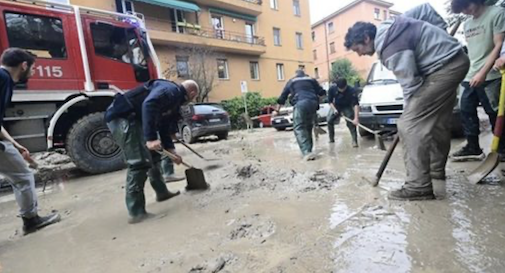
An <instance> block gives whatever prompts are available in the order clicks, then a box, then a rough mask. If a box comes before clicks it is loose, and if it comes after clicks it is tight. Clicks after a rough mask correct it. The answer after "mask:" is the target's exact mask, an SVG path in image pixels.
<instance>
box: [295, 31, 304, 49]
mask: <svg viewBox="0 0 505 273" xmlns="http://www.w3.org/2000/svg"><path fill="white" fill-rule="evenodd" d="M296 48H298V49H303V36H302V34H301V33H300V32H297V33H296Z"/></svg>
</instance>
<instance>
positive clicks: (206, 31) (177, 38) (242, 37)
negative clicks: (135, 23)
mask: <svg viewBox="0 0 505 273" xmlns="http://www.w3.org/2000/svg"><path fill="white" fill-rule="evenodd" d="M145 21H146V27H147V29H148V31H149V36H150V37H151V40H152V41H153V43H154V44H158V45H173V46H180V47H184V46H192V45H201V46H209V47H212V48H214V49H215V50H216V51H222V52H230V53H239V54H247V55H256V56H259V55H261V54H263V53H265V52H266V47H265V40H264V38H263V37H259V36H247V35H246V34H245V33H237V32H230V31H226V30H217V29H212V28H203V27H201V26H199V25H197V24H191V23H187V22H174V21H169V20H162V19H158V18H153V17H146V18H145Z"/></svg>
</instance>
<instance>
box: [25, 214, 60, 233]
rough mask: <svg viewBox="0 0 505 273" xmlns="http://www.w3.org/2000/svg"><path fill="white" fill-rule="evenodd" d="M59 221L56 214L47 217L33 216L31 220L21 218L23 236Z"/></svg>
mask: <svg viewBox="0 0 505 273" xmlns="http://www.w3.org/2000/svg"><path fill="white" fill-rule="evenodd" d="M60 220H61V217H60V215H59V214H58V213H54V214H50V215H48V216H42V217H40V216H38V215H37V216H35V217H32V218H24V217H23V233H24V235H26V234H29V233H32V232H35V231H37V230H39V229H41V228H43V227H47V226H49V225H52V224H54V223H57V222H59V221H60Z"/></svg>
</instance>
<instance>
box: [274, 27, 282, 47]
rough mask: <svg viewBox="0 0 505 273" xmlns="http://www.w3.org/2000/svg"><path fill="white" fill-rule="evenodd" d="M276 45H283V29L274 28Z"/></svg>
mask: <svg viewBox="0 0 505 273" xmlns="http://www.w3.org/2000/svg"><path fill="white" fill-rule="evenodd" d="M274 45H276V46H280V45H281V29H280V28H274Z"/></svg>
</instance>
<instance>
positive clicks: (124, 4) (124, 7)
mask: <svg viewBox="0 0 505 273" xmlns="http://www.w3.org/2000/svg"><path fill="white" fill-rule="evenodd" d="M116 3H117V5H118V7H117V11H118V12H122V13H135V6H133V2H132V1H128V0H117V1H116Z"/></svg>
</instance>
